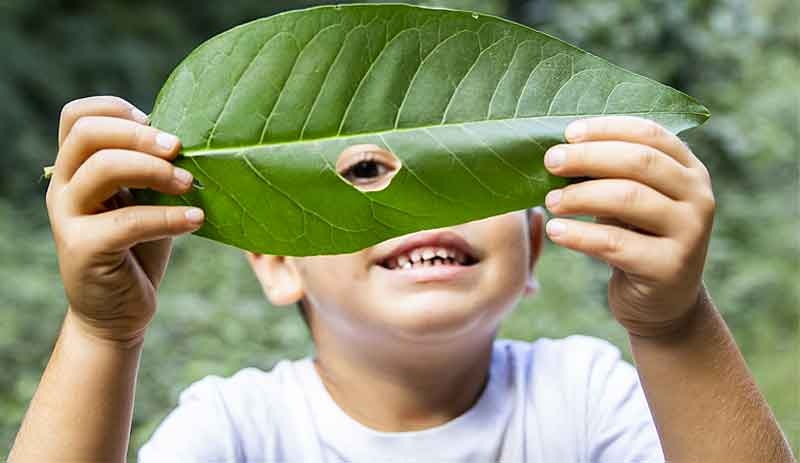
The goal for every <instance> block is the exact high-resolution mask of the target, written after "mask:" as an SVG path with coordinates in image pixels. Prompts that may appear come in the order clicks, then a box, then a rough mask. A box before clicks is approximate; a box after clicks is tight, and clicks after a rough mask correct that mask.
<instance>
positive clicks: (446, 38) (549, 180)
mask: <svg viewBox="0 0 800 463" xmlns="http://www.w3.org/2000/svg"><path fill="white" fill-rule="evenodd" d="M603 114H631V115H639V116H643V117H647V118H649V119H652V120H655V121H657V122H659V123H661V124H663V125H664V126H666V127H667V128H669V129H670V130H672V131H675V132H679V131H681V130H684V129H687V128H690V127H693V126H696V125H698V124H701V123H702V122H704V121H705V120H706V119H707V118H708V111H707V110H706V108H704V107H703V106H701V105H700V104H698V103H697V102H696V101H695V100H693V99H692V98H690V97H689V96H687V95H685V94H683V93H681V92H679V91H676V90H674V89H671V88H669V87H667V86H665V85H662V84H659V83H657V82H654V81H652V80H649V79H647V78H644V77H642V76H639V75H636V74H633V73H631V72H628V71H625V70H623V69H621V68H619V67H617V66H615V65H613V64H610V63H608V62H606V61H604V60H602V59H600V58H598V57H596V56H593V55H591V54H589V53H587V52H585V51H582V50H580V49H578V48H576V47H573V46H571V45H569V44H567V43H564V42H562V41H560V40H558V39H555V38H553V37H551V36H548V35H546V34H543V33H541V32H537V31H535V30H532V29H530V28H527V27H525V26H522V25H519V24H515V23H512V22H509V21H506V20H503V19H500V18H495V17H490V16H485V15H479V14H475V13H469V12H460V11H450V10H438V9H426V8H419V7H412V6H407V5H385V4H384V5H348V6H326V7H318V8H312V9H308V10H302V11H292V12H288V13H284V14H280V15H277V16H273V17H269V18H265V19H261V20H257V21H253V22H251V23H248V24H244V25H242V26H239V27H236V28H234V29H231V30H229V31H227V32H224V33H222V34H220V35H218V36H216V37H214V38H212V39H210V40H209V41H207V42H206V43H204V44H203V45H201V46H200V47H198V48H197V49H196V50H195V51H194V52H192V53H191V54H190V55H189V56H188V57H187V58H186V59H185V60H184V61H183V62H182V63H181V64H180V65H179V66H178V67H177V68H176V69H175V71H174V72H173V73H172V75H171V76H170V78H169V80H168V81H167V83H166V84H165V86H164V88H163V89H162V90H161V93H160V94H159V96H158V99H157V101H156V105H155V108H154V110H153V113H152V115H151V118H152V124H153V126H155V127H158V128H160V129H163V130H166V131H169V132H173V133H175V134H177V135H178V136H179V137H180V138H181V140H182V141H183V146H184V150H183V152H182V156H181V157H180V158H179V159H178V160H177V161H176V163H177V164H178V165H180V166H181V167H184V168H186V169H188V170H190V171H191V172H193V173H194V175H195V177H196V179H197V181H198V182H199V185H198V187H197V188H194V189H193V190H192V191H191V192H190V193H189V194H186V195H183V196H181V197H173V196H166V195H158V194H155V193H152V192H140V196H141V197H143V198H146V199H147V200H149V201H153V202H157V203H160V204H191V205H197V206H200V207H202V208H203V209H205V211H206V215H207V220H206V224H205V225H204V226H203V227H202V228H201V229H200V230H199V231H198V232H197V234H199V235H202V236H205V237H208V238H211V239H214V240H218V241H221V242H224V243H228V244H231V245H234V246H238V247H241V248H245V249H249V250H252V251H257V252H262V253H271V254H281V255H311V254H336V253H343V252H352V251H355V250H358V249H361V248H364V247H367V246H370V245H373V244H375V243H377V242H380V241H383V240H385V239H387V238H390V237H393V236H398V235H401V234H405V233H410V232H414V231H417V230H422V229H428V228H436V227H442V226H448V225H454V224H458V223H463V222H467V221H470V220H475V219H479V218H484V217H488V216H492V215H497V214H500V213H504V212H508V211H513V210H519V209H523V208H526V207H530V206H534V205H537V204H540V203H541V202H542V200H543V197H544V195H545V193H546V192H547V191H548V190H550V189H552V188H554V187H558V186H561V185H564V184H565V183H566V182H567V180H566V179H563V178H558V177H554V176H552V175H550V174H549V173H547V172H546V171H545V169H544V167H543V162H542V158H543V154H544V152H545V150H546V149H547V148H548V147H550V146H552V145H554V144H556V143H561V142H563V135H562V134H563V130H564V128H565V127H566V125H567V124H568V123H569V122H571V121H573V120H575V119H576V118H581V117H587V116H596V115H603ZM365 143H369V144H376V145H378V146H380V147H383V148H385V149H387V150H389V151H391V152H393V153H395V154H396V156H397V157H398V158H399V159H400V160H401V161H402V164H403V165H402V168H401V169H400V171H399V172H398V173H397V175H396V176H395V177H394V179H393V181H392V182H391V184H390V185H389V186H388V187H387V188H386V189H384V190H382V191H374V192H363V191H360V190H358V189H356V188H355V187H353V186H352V185H350V184H349V183H347V182H346V181H345V180H344V179H343V178H342V177H340V176H339V175H338V174H337V172H336V170H335V169H334V166H335V164H336V160H337V157H338V156H339V154H340V153H341V152H342V150H343V149H345V148H346V147H348V146H350V145H355V144H365Z"/></svg>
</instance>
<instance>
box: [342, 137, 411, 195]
mask: <svg viewBox="0 0 800 463" xmlns="http://www.w3.org/2000/svg"><path fill="white" fill-rule="evenodd" d="M401 167H402V163H401V162H400V160H399V159H398V158H397V156H395V155H394V153H392V152H391V151H388V150H386V149H384V148H381V147H380V146H378V145H353V146H349V147H347V148H346V149H345V150H344V151H342V154H340V155H339V159H338V160H337V161H336V172H337V173H338V174H339V176H340V177H341V178H342V179H343V180H344V181H345V182H347V183H349V184H351V185H353V186H354V187H356V188H358V189H359V190H361V191H380V190H383V189H385V188H386V187H387V186H389V183H391V181H392V178H393V177H394V176H395V174H397V172H398V171H399V170H400V168H401Z"/></svg>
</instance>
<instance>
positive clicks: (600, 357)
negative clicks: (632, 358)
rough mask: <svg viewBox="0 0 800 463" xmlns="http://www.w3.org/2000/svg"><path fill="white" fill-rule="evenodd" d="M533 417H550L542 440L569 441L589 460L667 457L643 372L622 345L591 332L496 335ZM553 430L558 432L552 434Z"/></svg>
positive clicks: (497, 349)
mask: <svg viewBox="0 0 800 463" xmlns="http://www.w3.org/2000/svg"><path fill="white" fill-rule="evenodd" d="M495 353H496V354H497V353H499V355H498V357H501V358H502V359H503V360H504V361H505V362H506V363H507V364H508V365H509V366H510V367H511V370H512V372H511V376H512V377H513V378H514V381H515V383H516V384H517V387H518V388H519V389H520V390H521V395H522V396H524V401H525V408H527V409H529V410H531V412H530V413H529V415H528V416H529V418H531V419H533V420H538V421H540V422H547V423H548V426H547V427H543V428H541V429H542V430H541V432H542V433H543V436H542V437H543V440H542V442H559V441H560V440H563V439H564V438H565V436H566V435H567V434H569V433H568V432H567V431H566V430H572V433H571V437H570V445H571V446H573V447H576V448H580V449H583V451H584V452H585V453H584V455H585V456H587V460H588V461H663V457H662V456H661V453H660V452H661V450H660V446H659V443H658V435H657V434H656V430H655V427H654V425H653V422H652V416H651V414H650V410H649V408H648V406H647V402H646V400H645V397H644V394H643V391H642V388H641V384H640V383H639V377H638V374H637V373H636V370H635V368H634V367H633V366H632V365H631V364H630V363H628V362H627V361H625V359H624V358H623V357H622V353H621V351H620V349H619V348H618V347H616V346H614V345H613V344H611V343H610V342H608V341H605V340H602V339H598V338H593V337H589V336H579V335H575V336H569V337H566V338H563V339H547V338H544V339H538V340H536V341H534V342H525V341H514V340H498V341H496V342H495ZM548 430H554V431H553V433H554V434H553V435H547V433H548V432H550V431H548Z"/></svg>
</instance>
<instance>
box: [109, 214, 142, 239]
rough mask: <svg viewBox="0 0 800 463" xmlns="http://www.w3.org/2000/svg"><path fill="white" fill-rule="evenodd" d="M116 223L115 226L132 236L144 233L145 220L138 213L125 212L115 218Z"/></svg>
mask: <svg viewBox="0 0 800 463" xmlns="http://www.w3.org/2000/svg"><path fill="white" fill-rule="evenodd" d="M115 222H116V224H115V225H117V226H118V227H120V228H122V229H123V230H125V231H126V232H127V233H131V234H137V233H139V232H141V231H143V230H144V228H145V221H144V218H143V217H142V216H141V214H139V213H137V212H136V211H125V212H122V213H120V214H119V215H117V217H116V218H115Z"/></svg>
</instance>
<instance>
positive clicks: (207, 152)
mask: <svg viewBox="0 0 800 463" xmlns="http://www.w3.org/2000/svg"><path fill="white" fill-rule="evenodd" d="M637 114H639V115H652V114H672V115H687V116H699V117H704V118H708V117H709V116H710V113H708V112H704V113H699V112H694V111H632V112H618V113H611V114H559V115H557V116H548V115H545V116H535V117H510V118H502V119H489V120H482V121H464V122H457V123H452V124H437V125H426V126H417V127H404V128H390V129H387V130H381V131H377V132H360V133H354V134H348V135H335V134H334V135H330V136H327V137H320V138H305V139H300V140H290V141H281V142H277V143H257V144H254V145H245V146H226V147H222V148H212V149H207V148H204V149H188V150H184V151H181V154H182V155H183V156H186V157H194V156H211V155H215V154H227V153H237V152H241V151H245V150H250V149H255V148H262V147H267V146H285V145H293V144H303V143H320V142H324V141H327V140H342V139H347V138H357V137H369V136H379V135H383V134H386V133H398V132H399V133H402V132H410V131H414V130H424V129H435V128H439V127H457V126H460V125H467V124H481V123H492V122H507V121H536V120H539V119H551V120H552V119H567V118H575V117H581V118H590V117H601V116H632V115H637Z"/></svg>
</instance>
